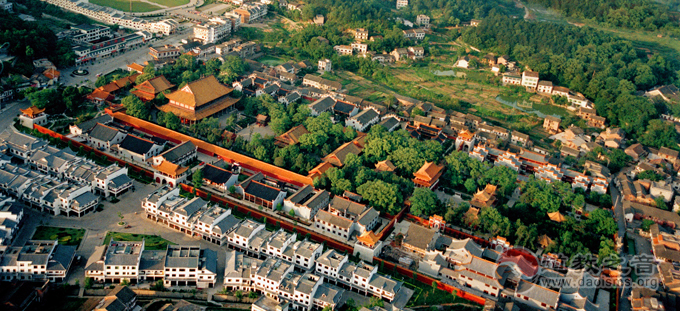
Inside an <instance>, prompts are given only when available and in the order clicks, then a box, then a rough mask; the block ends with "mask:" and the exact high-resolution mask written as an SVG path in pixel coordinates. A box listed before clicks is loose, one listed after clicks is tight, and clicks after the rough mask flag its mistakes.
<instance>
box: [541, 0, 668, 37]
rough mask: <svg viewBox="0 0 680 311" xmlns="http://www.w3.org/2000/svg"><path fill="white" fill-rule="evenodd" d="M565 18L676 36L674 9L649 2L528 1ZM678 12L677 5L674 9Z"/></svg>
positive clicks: (660, 2)
mask: <svg viewBox="0 0 680 311" xmlns="http://www.w3.org/2000/svg"><path fill="white" fill-rule="evenodd" d="M528 2H529V3H537V4H541V5H543V6H546V7H548V8H551V9H555V10H559V11H561V12H563V13H564V14H565V15H567V16H571V17H577V18H588V19H592V20H595V21H597V22H599V23H602V24H603V25H605V26H609V27H624V28H633V29H644V30H648V31H654V30H657V29H664V30H667V31H673V32H674V33H675V34H678V32H677V30H678V29H677V27H678V24H677V21H676V20H675V19H671V15H670V14H669V13H670V12H669V11H671V10H672V9H673V5H671V4H666V3H664V2H662V1H652V0H624V1H617V0H601V1H582V0H529V1H528ZM674 6H675V10H677V3H676V4H675V5H674Z"/></svg>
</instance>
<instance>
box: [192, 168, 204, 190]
mask: <svg viewBox="0 0 680 311" xmlns="http://www.w3.org/2000/svg"><path fill="white" fill-rule="evenodd" d="M191 183H192V184H193V185H194V188H200V187H201V186H203V170H202V169H198V170H196V171H195V172H194V174H193V175H191Z"/></svg>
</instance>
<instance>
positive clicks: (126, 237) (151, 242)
mask: <svg viewBox="0 0 680 311" xmlns="http://www.w3.org/2000/svg"><path fill="white" fill-rule="evenodd" d="M111 238H113V239H114V240H116V241H141V240H142V239H144V249H148V250H156V251H157V250H164V249H167V248H168V245H175V244H177V243H173V242H170V241H168V240H166V239H164V238H161V237H160V236H157V235H146V234H135V233H124V232H111V231H109V232H108V233H106V238H105V239H104V245H106V244H109V241H111Z"/></svg>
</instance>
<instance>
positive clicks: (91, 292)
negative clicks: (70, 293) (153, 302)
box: [83, 288, 208, 300]
mask: <svg viewBox="0 0 680 311" xmlns="http://www.w3.org/2000/svg"><path fill="white" fill-rule="evenodd" d="M111 291H112V289H108V288H105V289H86V290H85V292H84V293H83V295H84V296H102V297H104V296H106V295H108V294H109V292H111ZM132 291H133V292H135V294H137V296H139V297H155V298H177V299H198V300H208V295H207V294H205V293H202V292H197V293H196V294H193V293H188V292H182V293H180V292H169V291H155V290H148V289H132Z"/></svg>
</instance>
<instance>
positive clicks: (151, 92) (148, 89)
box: [131, 76, 175, 102]
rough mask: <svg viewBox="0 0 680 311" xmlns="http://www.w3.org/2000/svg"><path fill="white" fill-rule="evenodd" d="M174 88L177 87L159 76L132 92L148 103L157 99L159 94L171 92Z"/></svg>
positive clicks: (138, 86) (136, 87)
mask: <svg viewBox="0 0 680 311" xmlns="http://www.w3.org/2000/svg"><path fill="white" fill-rule="evenodd" d="M174 86H175V85H174V84H172V83H170V81H168V79H166V78H165V77H164V76H158V77H155V78H153V79H150V80H147V81H144V82H143V83H142V84H139V85H137V86H135V89H134V90H132V92H131V93H132V94H135V96H137V97H139V99H141V100H142V101H145V102H146V101H150V100H152V99H154V98H156V96H157V95H158V94H160V93H161V92H163V91H166V90H169V89H171V88H173V87H174Z"/></svg>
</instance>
